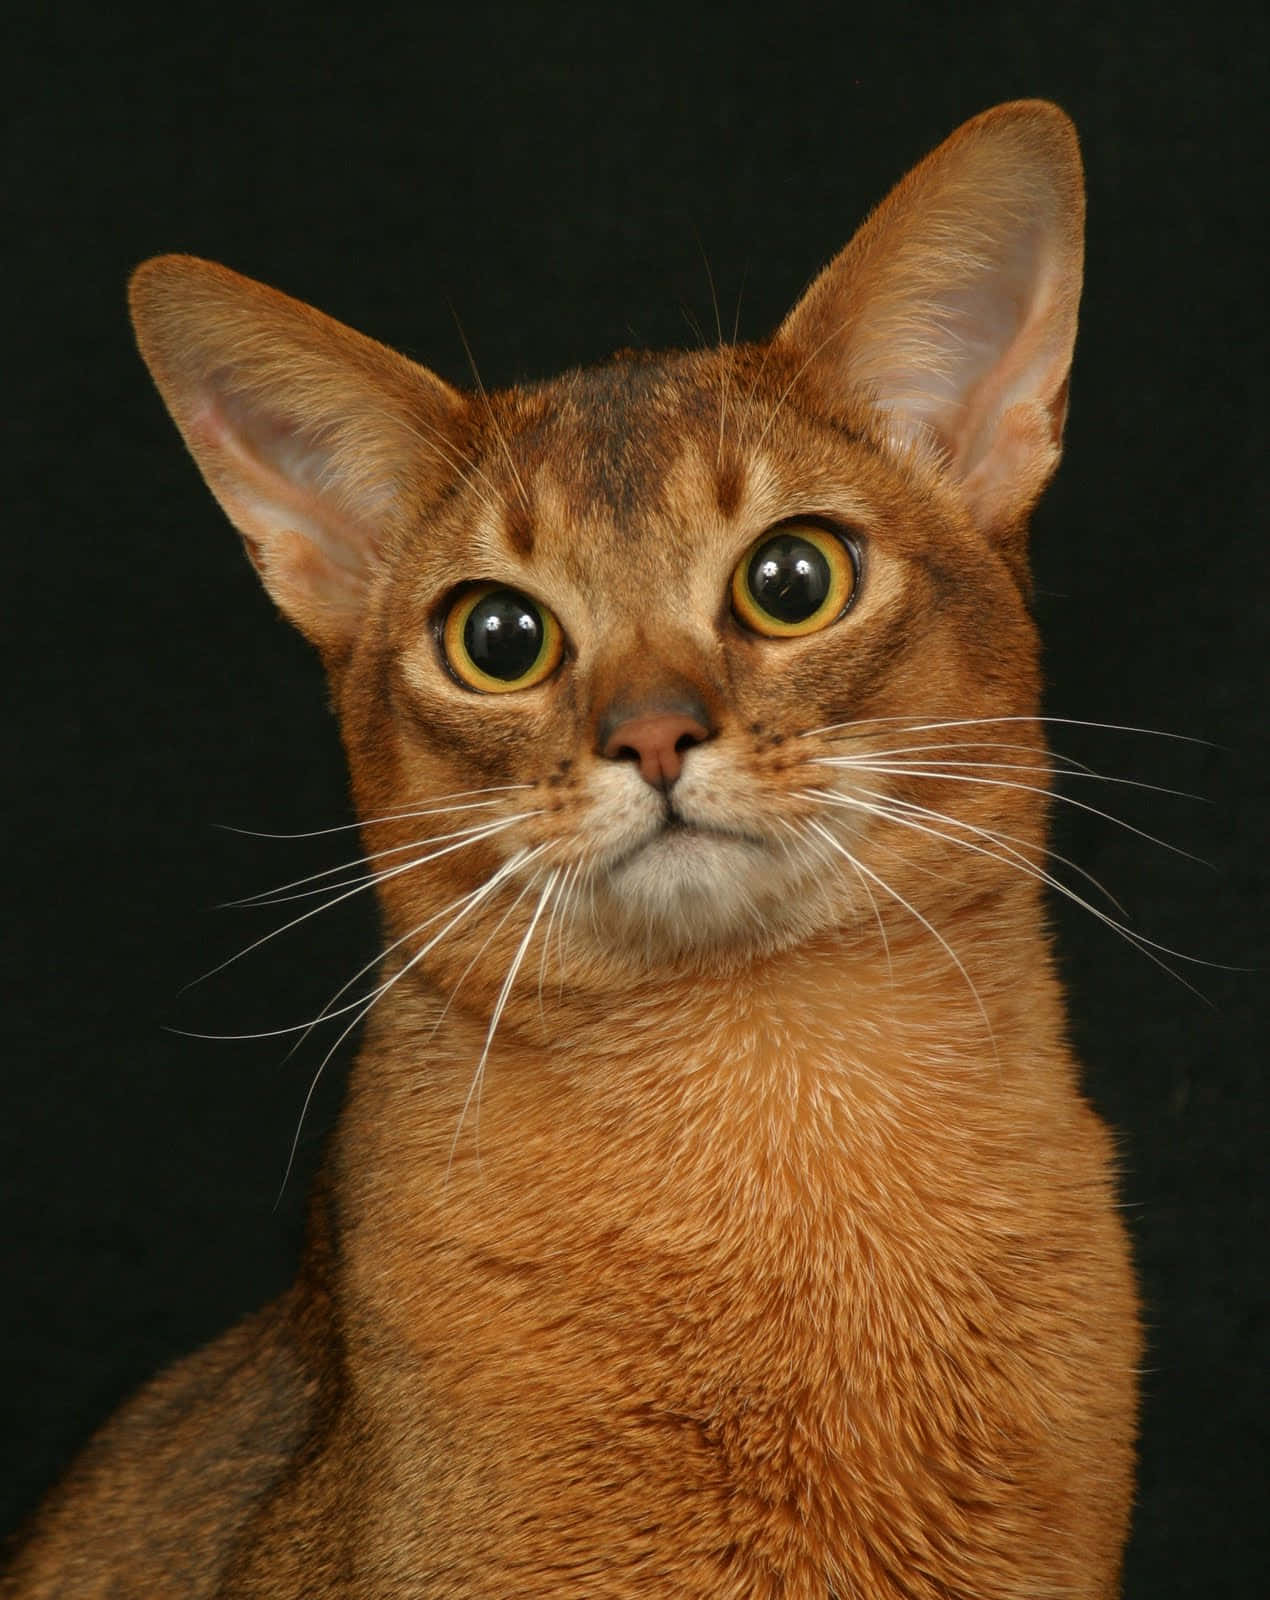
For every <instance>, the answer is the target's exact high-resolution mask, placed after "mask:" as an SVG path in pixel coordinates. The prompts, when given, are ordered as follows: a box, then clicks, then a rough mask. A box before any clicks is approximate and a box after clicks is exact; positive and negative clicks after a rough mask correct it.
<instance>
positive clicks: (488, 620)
mask: <svg viewBox="0 0 1270 1600" xmlns="http://www.w3.org/2000/svg"><path fill="white" fill-rule="evenodd" d="M441 643H442V648H443V649H444V651H445V658H446V661H447V662H448V663H449V666H450V670H451V671H452V672H453V673H454V675H455V677H456V678H458V679H459V681H460V682H461V683H463V684H466V685H467V687H468V688H469V689H478V690H480V691H481V693H483V694H508V693H510V692H511V691H512V690H513V689H532V688H533V687H534V685H535V684H539V683H542V682H543V680H544V679H546V678H549V677H550V676H551V674H552V673H553V672H554V671H555V670H556V668H557V667H558V666H559V665H560V658H561V656H562V655H563V654H564V634H563V633H562V632H561V629H560V624H559V623H558V622H557V621H556V619H555V618H554V617H553V616H552V614H551V612H550V611H548V610H547V608H546V606H541V605H539V604H538V602H537V601H536V600H531V599H530V598H529V596H528V595H525V594H521V593H520V591H519V590H518V589H507V588H504V587H502V586H501V585H500V584H497V583H480V584H477V585H475V586H474V587H473V588H471V589H468V590H465V591H464V593H462V594H461V595H459V597H458V598H457V599H456V600H455V602H454V603H453V605H452V606H451V607H450V609H449V611H448V612H447V613H446V618H445V623H444V626H443V627H442V630H441Z"/></svg>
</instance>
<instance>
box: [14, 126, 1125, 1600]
mask: <svg viewBox="0 0 1270 1600" xmlns="http://www.w3.org/2000/svg"><path fill="white" fill-rule="evenodd" d="M1082 233H1083V182H1082V175H1081V165H1080V157H1079V152H1078V147H1077V142H1076V138H1075V134H1074V131H1073V129H1072V126H1071V124H1070V123H1069V121H1068V120H1067V118H1066V116H1065V115H1064V114H1063V113H1062V112H1061V111H1060V110H1058V109H1057V108H1056V107H1054V106H1052V105H1049V104H1047V103H1045V102H1038V101H1024V102H1018V103H1013V104H1009V105H1004V106H999V107H997V108H995V109H994V110H991V111H988V112H986V113H984V114H983V115H981V116H979V117H977V118H975V119H974V120H972V121H970V122H968V123H967V124H965V125H964V126H963V127H961V128H960V129H959V130H958V131H957V132H956V133H954V134H953V135H952V136H951V138H949V139H948V140H947V141H946V142H945V143H944V144H942V145H941V146H939V148H938V149H936V150H935V151H934V152H933V153H932V154H931V155H929V156H928V157H927V158H926V159H925V160H924V161H923V162H922V163H921V164H920V165H919V166H918V167H916V168H915V169H914V170H913V171H912V172H911V173H910V174H909V175H908V176H907V177H906V178H905V179H904V180H903V182H902V183H900V185H899V186H898V187H897V188H896V189H895V190H894V191H893V192H892V194H891V195H890V197H889V198H888V199H887V200H886V201H885V202H884V203H883V204H882V205H881V206H880V207H879V208H878V209H877V210H876V211H875V212H874V213H873V214H872V215H871V216H870V217H869V219H868V221H867V222H866V223H865V224H864V225H863V227H862V228H861V229H860V230H859V232H858V233H857V234H856V236H855V238H854V239H853V241H852V242H851V243H850V244H849V245H848V246H847V248H846V249H845V250H844V251H843V252H842V253H841V254H840V255H839V256H838V257H836V258H835V259H834V260H833V261H832V262H831V263H830V265H829V266H828V267H827V268H825V270H824V271H823V272H822V273H821V275H820V276H819V277H818V278H816V279H815V281H814V282H813V283H812V285H811V287H810V288H809V289H808V290H807V292H806V293H805V295H804V296H803V297H802V298H801V299H800V300H799V302H798V303H797V304H796V306H795V307H794V309H793V310H792V311H791V312H790V314H789V315H788V316H787V318H786V319H785V321H784V322H783V323H782V324H781V325H780V327H779V328H778V329H777V331H776V333H775V334H774V335H773V336H772V337H771V338H770V339H769V340H768V341H767V342H766V343H763V344H755V345H748V344H740V345H736V346H733V347H727V346H723V347H721V348H719V349H717V350H699V351H696V352H692V353H672V354H639V353H636V354H632V353H623V354H620V355H619V356H616V357H614V358H612V359H611V360H610V361H608V362H607V363H605V364H602V365H599V366H596V367H594V368H593V369H589V370H581V371H574V372H569V373H567V374H565V375H564V376H563V377H561V378H558V379H556V380H554V381H551V382H544V383H540V384H533V385H530V386H527V387H523V388H519V389H515V390H511V391H508V392H502V393H491V394H486V393H485V392H484V391H483V390H479V389H478V392H476V393H470V394H469V393H460V392H459V391H457V390H456V389H454V388H452V387H450V385H448V384H447V383H445V382H443V381H442V380H441V379H440V378H438V377H436V376H434V375H433V374H432V373H430V372H428V371H427V370H425V369H423V368H421V367H419V366H417V365H414V364H413V363H411V362H410V361H408V360H406V359H405V358H404V357H402V356H400V355H397V354H395V353H393V352H391V351H390V350H388V349H385V348H383V347H382V346H380V345H378V344H375V343H373V342H372V341H370V340H369V339H366V338H364V337H362V336H361V335H359V334H357V333H354V332H352V331H351V330H350V329H348V328H345V327H342V326H341V325H339V324H338V323H335V322H333V321H331V320H330V319H329V318H327V317H325V316H323V315H322V314H320V313H319V312H317V311H314V310H312V309H310V308H308V307H306V306H303V305H301V304H299V303H297V302H295V301H293V300H290V299H288V298H287V297H285V296H284V295H282V294H279V293H278V292H276V291H274V290H272V289H269V288H265V287H264V286H262V285H260V284H257V283H253V282H251V281H249V280H247V279H245V278H241V277H239V276H237V275H236V274H235V273H233V272H230V271H228V270H227V269H226V268H224V267H220V266H215V265H212V264H210V263H207V262H203V261H199V260H195V259H192V258H187V257H180V256H167V257H160V258H158V259H155V260H152V261H149V262H147V263H146V264H144V265H143V266H142V267H140V268H139V269H138V271H137V272H136V274H135V276H134V278H133V281H132V286H131V303H132V310H133V317H134V322H135V327H136V332H137V337H138V341H139V344H140V348H141V351H142V354H143V356H144V358H145V360H146V362H147V363H148V365H149V367H150V370H151V372H152V374H153V376H154V378H155V381H156V383H157V384H158V387H159V390H160V392H161V394H162V397H163V399H164V401H165V402H166V404H167V405H168V407H169V409H170V410H171V412H172V415H173V417H174V419H175V421H176V423H177V426H178V427H179V429H180V430H181V432H182V434H183V435H184V438H185V440H186V443H187V444H188V446H189V448H190V450H191V451H192V453H193V455H194V457H195V460H196V462H197V464H198V466H199V468H200V470H201V471H202V473H203V475H204V477H205V478H206V480H207V482H208V484H209V486H210V488H211V490H212V492H213V494H214V495H215V496H216V497H217V499H218V500H219V501H220V503H221V504H222V506H223V507H224V509H225V510H226V512H227V513H228V515H229V517H230V519H231V520H232V521H233V522H234V523H235V525H236V526H237V528H238V529H239V531H240V533H241V535H242V537H243V539H244V541H245V545H246V549H247V553H248V555H249V557H250V559H251V560H252V562H253V563H254V565H255V567H256V569H257V571H258V572H259V574H260V577H261V579H262V580H263V582H264V584H265V586H266V588H267V589H268V591H269V593H270V594H271V595H272V597H273V598H274V600H275V601H276V603H277V605H278V606H279V608H280V609H281V610H282V612H283V613H284V614H285V615H286V616H287V617H288V618H289V619H290V620H291V621H292V622H293V623H294V624H295V625H296V626H297V627H299V628H300V629H301V631H302V632H303V633H304V634H305V635H306V636H307V637H308V638H309V639H310V640H311V641H312V642H313V644H314V645H315V646H316V647H317V649H318V650H319V652H320V653H321V656H322V658H323V661H324V663H325V667H326V670H327V672H328V675H329V679H330V684H331V690H332V695H333V699H334V704H335V706H336V709H337V712H338V716H339V720H340V726H341V730H342V734H343V739H344V743H345V747H346V750H347V754H348V762H349V769H350V773H351V783H352V791H353V795H354V798H355V801H356V805H357V808H358V814H359V816H360V817H361V819H362V824H361V825H362V834H363V838H364V842H365V848H366V853H367V859H368V862H369V864H370V869H371V873H372V874H373V877H374V882H375V889H376V892H377V895H378V898H379V903H380V908H381V913H382V922H383V927H384V929H385V934H384V950H383V952H382V958H381V961H380V964H379V967H378V971H377V974H376V975H375V976H373V977H371V976H369V975H366V974H363V975H360V978H359V981H358V982H357V983H355V984H354V985H353V986H352V987H351V988H350V990H348V991H346V992H345V994H344V996H343V997H341V998H339V999H337V1001H336V1002H333V1003H332V1006H331V1008H330V1011H331V1014H333V1015H340V1016H344V1017H345V1018H347V1019H348V1025H349V1026H350V1027H351V1026H352V1025H353V1023H354V1022H355V1021H356V1020H357V1019H358V1018H359V1017H362V1016H363V1015H364V1019H365V1022H364V1035H363V1039H362V1043H361V1046H360V1054H359V1056H358V1060H357V1063H356V1065H355V1067H354V1069H353V1073H352V1077H351V1080H350V1085H349V1089H348V1093H347V1100H346V1104H345V1106H344V1109H343V1113H342V1117H341V1120H340V1123H339V1125H338V1128H337V1131H336V1134H335V1136H334V1139H333V1141H332V1144H331V1147H330V1150H329V1152H328V1157H327V1160H326V1163H325V1167H324V1171H323V1176H322V1178H321V1180H320V1182H319V1184H318V1186H317V1189H316V1192H315V1193H314V1195H313V1197H312V1201H311V1207H310V1219H309V1227H308V1237H307V1243H306V1249H305V1255H304V1261H303V1266H302V1270H301V1272H300V1275H299V1277H298V1279H297V1281H296V1283H295V1284H294V1286H293V1287H292V1288H291V1290H290V1291H288V1292H287V1293H286V1294H285V1295H284V1296H283V1297H282V1298H281V1299H280V1300H278V1301H277V1302H276V1303H275V1304H273V1305H271V1306H269V1307H268V1308H266V1309H265V1310H263V1311H261V1312H259V1313H258V1314H256V1315H254V1316H252V1317H250V1318H249V1319H248V1320H247V1321H245V1322H244V1323H242V1324H241V1325H240V1326H238V1327H236V1328H234V1329H233V1330H232V1331H230V1332H229V1333H227V1334H225V1335H224V1336H223V1337H222V1338H220V1339H219V1340H217V1341H216V1342H215V1343H213V1344H212V1345H211V1346H209V1347H208V1348H207V1349H205V1350H203V1351H201V1352H199V1353H198V1354H196V1355H193V1356H191V1357H190V1358H188V1359H187V1360H184V1361H182V1362H179V1363H178V1364H177V1365H176V1366H174V1367H173V1368H172V1369H170V1370H169V1371H167V1372H165V1373H163V1374H162V1375H160V1376H159V1377H158V1378H156V1379H155V1380H154V1381H153V1382H152V1383H151V1384H150V1385H149V1386H148V1387H146V1388H145V1389H144V1390H143V1391H142V1392H141V1393H140V1394H139V1395H138V1396H136V1397H135V1398H134V1399H133V1400H132V1401H131V1402H130V1403H129V1404H127V1405H126V1406H125V1407H124V1408H123V1409H122V1411H121V1412H120V1413H119V1414H118V1415H117V1416H116V1417H115V1418H114V1419H113V1420H112V1421H110V1422H109V1423H108V1424H107V1425H106V1426H105V1427H104V1428H103V1429H102V1431H101V1432H100V1433H99V1434H98V1435H97V1436H96V1437H95V1438H94V1439H93V1440H92V1441H91V1442H90V1444H89V1445H88V1447H87V1449H86V1450H85V1452H84V1453H83V1455H82V1456H81V1458H80V1459H79V1461H78V1462H77V1464H76V1465H75V1466H74V1467H73V1468H72V1470H71V1472H70V1474H69V1476H68V1477H67V1478H66V1480H65V1481H64V1482H63V1483H62V1484H61V1485H60V1487H59V1488H57V1489H56V1490H55V1491H54V1492H53V1494H52V1495H51V1496H50V1498H49V1499H48V1501H47V1502H46V1504H45V1505H44V1507H43V1508H42V1509H41V1510H40V1511H39V1512H38V1513H37V1515H36V1518H35V1520H34V1522H33V1525H32V1527H31V1529H30V1530H29V1532H28V1535H27V1538H26V1542H25V1544H24V1545H23V1546H22V1547H21V1548H20V1549H19V1551H18V1553H17V1555H16V1558H15V1562H14V1564H13V1566H12V1567H11V1570H10V1572H9V1575H8V1578H7V1580H6V1581H5V1582H4V1583H3V1585H0V1593H3V1595H5V1596H8V1597H10V1600H17V1597H22V1600H30V1597H37V1596H53V1595H57V1596H61V1597H67V1600H79V1597H89V1596H94V1597H95V1596H106V1595H112V1596H114V1595H139V1596H140V1595H144V1596H167V1595H172V1596H183V1597H189V1600H197V1597H211V1596H216V1597H219V1600H230V1597H232V1600H247V1597H265V1596H267V1597H269V1600H299V1597H302V1596H303V1597H328V1596H346V1597H352V1596H356V1597H358V1600H404V1597H406V1596H410V1597H412V1600H413V1597H431V1596H437V1597H440V1596H446V1597H475V1596H494V1595H499V1596H502V1595H517V1596H539V1597H542V1596H559V1595H565V1594H568V1595H585V1596H589V1597H613V1600H618V1597H623V1600H625V1597H635V1596H684V1597H688V1596H698V1597H707V1596H708V1597H710V1600H730V1597H736V1600H758V1597H764V1600H766V1597H773V1600H774V1597H782V1600H803V1597H807V1600H813V1597H814V1600H826V1597H827V1596H833V1597H836V1600H849V1597H850V1600H891V1597H900V1596H903V1597H908V1600H918V1597H922V1600H927V1597H929V1600H934V1597H936V1596H938V1597H941V1600H951V1597H959V1600H1006V1597H1012V1600H1024V1597H1026V1600H1041V1597H1059V1596H1062V1597H1078V1596H1079V1597H1086V1596H1109V1595H1113V1594H1115V1593H1116V1592H1117V1591H1118V1586H1119V1571H1120V1565H1121V1553H1122V1548H1123V1544H1124V1540H1125V1537H1126V1529H1127V1523H1128V1517H1129V1508H1130V1500H1131V1496H1132V1477H1133V1457H1134V1445H1135V1431H1136V1394H1135V1389H1136V1384H1135V1372H1136V1368H1137V1364H1138V1359H1139V1332H1138V1317H1137V1305H1136V1294H1135V1288H1134V1282H1133V1275H1132V1270H1131V1265H1130V1259H1129V1251H1128V1246H1127V1241H1126V1237H1125V1232H1124V1229H1123V1226H1122V1224H1121V1221H1120V1219H1119V1215H1118V1211H1117V1202H1116V1181H1115V1170H1114V1168H1115V1162H1114V1154H1113V1147H1112V1142H1111V1138H1110V1136H1109V1134H1108V1132H1107V1131H1106V1130H1105V1129H1104V1127H1103V1126H1102V1124H1101V1123H1100V1122H1099V1120H1098V1119H1097V1117H1096V1116H1095V1115H1094V1113H1093V1112H1092V1111H1091V1109H1090V1108H1089V1106H1088V1105H1087V1103H1086V1102H1085V1100H1084V1098H1083V1097H1082V1094H1081V1092H1080V1088H1079V1081H1078V1078H1079V1074H1078V1068H1077V1066H1076V1064H1075V1063H1074V1061H1073V1059H1072V1057H1071V1054H1070V1051H1069V1048H1068V1045H1067V1042H1066V1025H1065V1020H1064V1011H1063V1001H1062V995H1061V992H1060V987H1059V983H1058V979H1057V976H1056V973H1055V967H1054V960H1053V955H1052V952H1051V942H1050V938H1049V935H1048V933H1047V931H1046V923H1045V908H1044V898H1043V893H1044V877H1045V871H1046V867H1045V863H1046V853H1045V845H1044V839H1045V829H1046V811H1047V791H1048V789H1049V787H1050V780H1051V777H1052V774H1053V772H1054V770H1055V768H1054V761H1053V758H1052V757H1051V756H1050V755H1049V754H1048V752H1047V747H1046V743H1045V738H1044V733H1043V726H1042V720H1041V718H1040V715H1039V693H1040V671H1039V664H1038V642H1037V636H1036V631H1035V627H1034V624H1033V621H1032V618H1031V615H1030V611H1029V578H1028V562H1027V548H1026V534H1027V519H1028V515H1029V513H1030V511H1031V509H1032V507H1033V505H1034V503H1035V501H1036V500H1037V497H1038V496H1039V494H1040V492H1041V490H1042V489H1043V487H1044V485H1045V483H1046V482H1047V480H1048V479H1049V477H1050V475H1051V474H1052V472H1053V470H1054V467H1055V465H1056V463H1057V461H1058V457H1059V450H1060V443H1061V434H1062V429H1063V423H1064V418H1065V412H1066V407H1067V393H1068V373H1069V367H1070V361H1071V353H1072V345H1073V340H1074V337H1075V331H1076V320H1077V305H1078V300H1079V294H1080V282H1081V269H1082ZM348 881H349V882H350V883H352V882H355V881H356V880H348Z"/></svg>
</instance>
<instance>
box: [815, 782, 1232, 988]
mask: <svg viewBox="0 0 1270 1600" xmlns="http://www.w3.org/2000/svg"><path fill="white" fill-rule="evenodd" d="M810 792H811V791H808V793H809V794H810ZM880 798H887V797H880ZM833 803H834V804H840V805H844V806H849V807H851V808H853V809H856V810H861V811H866V812H868V813H870V814H871V815H873V816H877V817H881V818H883V819H884V820H885V821H889V822H893V823H895V824H896V825H897V826H898V827H906V828H912V829H913V830H914V831H915V832H917V833H924V834H927V835H928V836H929V837H931V838H933V839H943V840H945V841H946V842H947V843H949V844H955V845H959V846H960V847H961V848H963V849H966V850H970V851H973V852H974V853H975V854H976V855H981V856H986V857H987V858H988V859H989V860H990V861H996V862H998V863H999V864H1000V865H1002V866H1009V867H1013V868H1014V869H1015V870H1017V871H1019V872H1022V873H1024V875H1025V876H1027V877H1031V878H1034V879H1036V880H1037V881H1038V882H1040V883H1044V884H1046V885H1047V886H1048V887H1049V888H1051V889H1053V890H1054V892H1055V893H1056V894H1059V895H1061V896H1062V897H1063V898H1064V899H1066V900H1070V901H1071V902H1072V904H1073V905H1077V906H1079V907H1080V908H1081V909H1082V910H1084V911H1088V912H1089V914H1090V915H1091V916H1093V917H1096V918H1097V919H1098V921H1099V922H1102V923H1104V924H1105V925H1106V926H1107V927H1109V928H1111V929H1113V930H1114V931H1115V932H1116V933H1118V934H1120V936H1121V937H1122V938H1124V939H1126V940H1127V941H1128V942H1129V943H1130V944H1131V945H1132V946H1133V947H1134V948H1135V949H1136V950H1138V951H1140V952H1141V954H1142V955H1144V956H1145V957H1146V958H1147V960H1148V961H1152V962H1154V963H1155V965H1156V966H1157V967H1159V968H1160V969H1161V970H1162V971H1164V972H1167V973H1168V974H1169V976H1170V977H1171V978H1176V979H1177V981H1178V982H1179V983H1180V984H1181V985H1182V986H1183V987H1184V988H1186V989H1189V990H1190V991H1191V993H1192V994H1195V995H1198V996H1199V998H1200V999H1201V1000H1203V1001H1204V1002H1205V1004H1209V1003H1210V1002H1209V1001H1208V997H1207V996H1206V995H1204V994H1203V993H1202V992H1201V991H1200V990H1199V989H1197V988H1195V986H1194V984H1192V983H1188V982H1187V980H1186V979H1185V978H1184V977H1183V976H1182V975H1181V973H1180V972H1174V970H1173V968H1172V967H1170V966H1169V964H1168V962H1166V961H1162V960H1161V959H1160V957H1159V956H1158V955H1154V954H1153V953H1152V952H1153V951H1160V952H1161V953H1162V954H1163V955H1167V956H1171V957H1173V958H1174V959H1175V960H1177V961H1186V962H1190V963H1191V964H1192V965H1194V966H1200V967H1212V968H1218V969H1220V970H1225V969H1224V968H1222V967H1221V963H1220V962H1215V961H1205V960H1202V959H1201V958H1200V957H1198V956H1189V955H1187V954H1185V952H1184V951H1181V950H1173V949H1170V948H1169V946H1168V945H1165V944H1160V943H1158V942H1157V941H1156V940H1154V939H1148V938H1147V937H1146V935H1145V934H1141V933H1137V932H1135V931H1134V930H1133V929H1132V928H1129V927H1126V926H1125V924H1124V923H1122V922H1119V921H1117V919H1116V918H1115V917H1112V916H1109V915H1108V914H1107V913H1106V912H1105V911H1103V910H1101V909H1100V908H1099V907H1098V906H1095V905H1093V904H1092V903H1091V902H1090V901H1088V900H1086V899H1085V897H1084V896H1083V895H1081V894H1078V893H1077V892H1076V891H1075V890H1074V889H1073V888H1072V887H1071V886H1070V885H1069V884H1066V883H1064V882H1063V881H1062V879H1060V878H1056V877H1055V876H1054V875H1053V873H1050V872H1046V871H1045V870H1044V868H1042V867H1038V866H1036V865H1035V864H1034V863H1033V862H1028V861H1023V860H1021V859H1015V860H1010V859H1008V858H1007V857H1005V856H1000V855H997V854H996V852H995V851H992V850H987V849H985V848H984V847H983V846H982V845H977V844H974V843H972V842H971V841H970V840H969V839H961V838H958V837H957V836H956V835H955V834H950V833H945V832H943V831H942V829H939V828H931V827H928V826H926V825H925V824H923V823H920V822H918V821H916V820H915V819H914V818H913V817H910V816H907V815H898V814H896V813H895V812H894V811H892V810H891V809H890V808H889V805H888V806H874V805H870V804H868V803H867V802H866V801H863V800H854V799H852V798H851V797H850V796H848V795H835V796H834V797H833ZM901 803H903V802H901ZM912 809H916V810H919V811H923V812H924V811H925V808H924V807H915V808H912ZM928 814H929V815H931V816H934V817H937V818H941V819H942V820H944V821H950V822H955V821H956V819H954V818H943V817H942V813H939V812H932V813H928ZM956 825H957V826H961V824H960V823H957V824H956ZM1012 854H1015V853H1013V852H1012Z"/></svg>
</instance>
